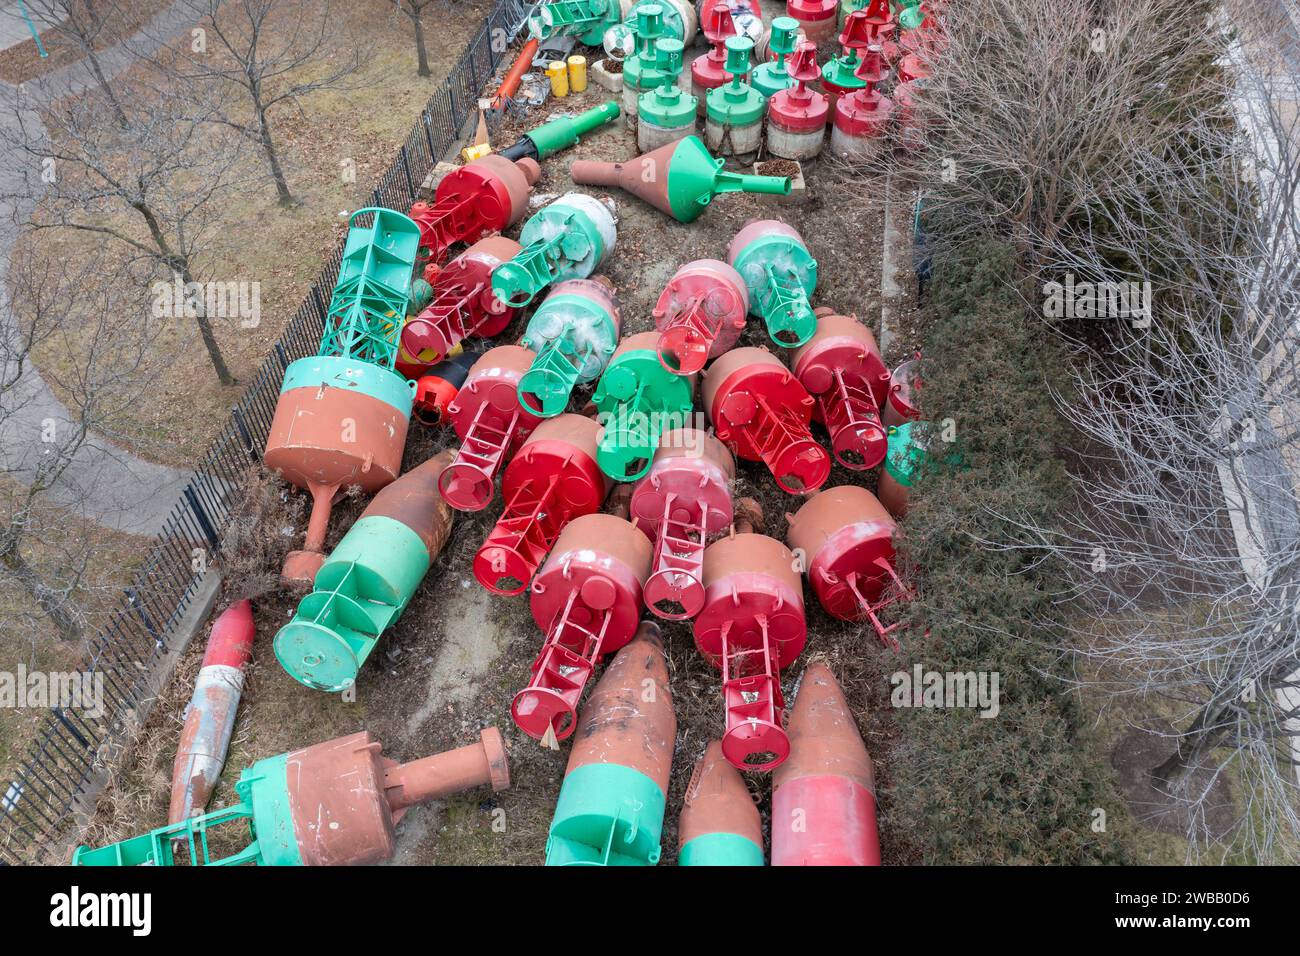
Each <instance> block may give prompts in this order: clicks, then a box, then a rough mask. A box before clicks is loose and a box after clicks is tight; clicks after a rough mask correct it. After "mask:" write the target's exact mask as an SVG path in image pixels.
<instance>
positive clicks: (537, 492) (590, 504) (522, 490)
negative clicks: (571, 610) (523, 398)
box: [474, 415, 610, 594]
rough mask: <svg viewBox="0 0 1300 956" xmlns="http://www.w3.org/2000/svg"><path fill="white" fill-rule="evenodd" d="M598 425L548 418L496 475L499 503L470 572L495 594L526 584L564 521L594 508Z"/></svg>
mask: <svg viewBox="0 0 1300 956" xmlns="http://www.w3.org/2000/svg"><path fill="white" fill-rule="evenodd" d="M599 434H600V425H599V424H597V423H596V422H595V421H593V420H592V419H590V418H584V417H583V416H581V415H559V416H557V417H555V418H548V419H546V420H545V421H543V422H541V424H539V425H538V426H537V427H536V428H534V429H533V432H532V434H530V435H529V436H528V438H526V439H525V440H524V442H523V444H522V445H520V446H519V452H518V453H517V454H516V455H515V457H514V458H513V459H512V460H511V462H510V464H509V465H507V466H506V470H505V474H504V475H503V476H502V478H501V497H502V499H504V501H505V507H504V508H503V510H502V512H501V517H500V518H499V519H498V520H497V523H496V525H495V526H494V527H493V529H492V530H491V531H490V532H489V533H488V536H487V538H486V540H484V542H483V545H482V546H481V547H480V548H479V550H478V553H477V554H476V555H475V556H474V577H475V578H476V579H477V580H478V582H479V584H481V585H483V587H485V588H487V589H488V590H489V591H492V592H493V593H495V594H519V593H520V592H522V591H523V590H524V589H525V588H527V587H528V582H529V581H531V580H532V577H533V574H534V573H535V572H536V571H537V569H538V567H540V566H541V563H542V560H543V559H544V558H545V557H546V553H547V552H548V551H550V549H551V545H553V544H554V543H555V539H556V538H557V537H558V536H559V534H560V532H561V531H562V530H563V528H564V525H565V524H567V523H568V522H569V521H570V520H572V519H573V518H576V517H578V516H580V515H585V514H591V513H592V512H594V511H597V510H599V508H600V505H601V502H603V501H604V500H605V495H606V494H608V492H609V486H610V481H609V479H608V478H607V477H606V476H605V474H604V473H603V472H602V471H601V470H600V466H599V465H597V464H596V448H597V445H598V436H599Z"/></svg>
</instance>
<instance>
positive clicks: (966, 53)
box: [886, 0, 1217, 269]
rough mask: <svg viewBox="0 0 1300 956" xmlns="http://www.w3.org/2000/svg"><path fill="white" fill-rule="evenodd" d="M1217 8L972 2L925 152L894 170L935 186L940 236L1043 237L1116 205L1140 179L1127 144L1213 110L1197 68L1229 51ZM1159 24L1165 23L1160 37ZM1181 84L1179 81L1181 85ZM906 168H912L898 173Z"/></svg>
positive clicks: (932, 202) (933, 96) (931, 116)
mask: <svg viewBox="0 0 1300 956" xmlns="http://www.w3.org/2000/svg"><path fill="white" fill-rule="evenodd" d="M1212 8H1213V4H1208V3H1202V2H1193V3H1188V2H1181V3H1180V2H1177V0H1132V2H1116V0H1058V2H1053V3H1043V2H1041V0H969V2H966V0H963V2H962V3H959V4H948V5H947V6H946V8H945V13H944V24H945V33H946V37H947V39H946V42H945V43H944V44H943V46H942V48H941V49H940V50H939V51H937V52H936V53H935V54H934V55H932V56H930V57H928V67H929V70H930V72H931V74H932V75H931V76H930V78H929V79H927V80H926V81H925V84H924V88H923V89H922V90H921V91H920V92H919V94H918V95H917V96H916V104H915V110H916V119H917V122H918V123H919V124H921V125H922V126H923V127H924V129H925V130H926V133H927V135H926V145H925V147H924V148H923V149H920V150H915V151H900V152H898V153H895V154H891V155H890V156H889V157H888V159H887V160H886V161H887V162H890V163H891V164H897V165H895V166H894V168H895V171H901V172H902V173H903V175H904V176H905V177H906V178H910V179H912V180H913V181H915V182H917V183H918V184H920V185H922V186H923V187H924V189H925V207H926V209H927V213H928V216H929V217H930V221H931V223H932V227H933V229H934V231H935V232H936V233H937V234H940V235H942V236H943V237H944V238H945V239H946V240H949V241H952V242H958V243H959V242H961V241H963V240H965V239H968V238H973V237H975V236H979V235H985V234H989V233H992V234H995V235H1006V234H1008V233H1009V234H1010V236H1011V238H1012V239H1013V241H1014V242H1015V243H1016V245H1017V247H1018V249H1019V251H1020V253H1021V255H1022V257H1023V258H1024V260H1025V262H1026V263H1027V265H1028V266H1029V267H1030V268H1031V269H1032V268H1034V267H1036V266H1037V265H1038V263H1037V249H1036V247H1035V238H1034V237H1042V238H1043V239H1045V240H1046V241H1048V242H1051V241H1053V238H1054V236H1055V235H1056V234H1057V233H1058V232H1059V231H1060V230H1061V229H1062V228H1064V227H1065V226H1066V224H1068V223H1070V222H1072V221H1078V220H1079V219H1083V218H1086V217H1087V216H1089V215H1091V214H1092V212H1093V211H1094V210H1097V209H1101V208H1103V207H1105V206H1107V205H1108V204H1110V203H1111V202H1112V201H1113V196H1114V195H1115V190H1117V189H1119V188H1122V187H1123V185H1124V184H1125V182H1126V181H1127V179H1128V178H1129V177H1130V176H1131V175H1132V173H1131V172H1130V170H1129V166H1130V163H1131V157H1130V156H1129V155H1127V154H1125V152H1124V151H1123V150H1122V149H1119V148H1118V146H1117V144H1118V143H1119V142H1120V141H1121V139H1123V140H1124V141H1125V142H1136V143H1139V144H1142V143H1152V144H1155V143H1159V142H1160V141H1161V140H1162V139H1163V138H1164V137H1165V135H1166V133H1167V131H1168V130H1170V129H1176V128H1177V127H1178V126H1179V124H1180V123H1181V122H1182V120H1183V118H1184V117H1186V116H1188V115H1196V114H1198V113H1199V112H1201V111H1203V110H1204V109H1205V103H1206V102H1207V100H1206V98H1205V97H1204V96H1203V95H1202V94H1201V91H1199V90H1198V88H1197V83H1196V82H1186V78H1187V77H1188V76H1191V77H1195V76H1196V75H1197V73H1196V71H1197V69H1198V68H1199V67H1200V66H1201V65H1202V64H1203V61H1204V59H1205V58H1206V57H1207V56H1208V57H1210V58H1212V57H1213V56H1214V55H1215V54H1216V50H1217V48H1216V47H1215V45H1214V44H1213V43H1211V42H1209V41H1210V40H1211V39H1212V37H1211V35H1210V34H1209V32H1208V31H1207V30H1206V23H1207V20H1208V17H1209V14H1208V13H1207V12H1206V11H1207V9H1212ZM1153 24H1159V28H1158V29H1153V27H1152V25H1153ZM1175 81H1177V82H1175ZM899 167H901V169H900V168H899Z"/></svg>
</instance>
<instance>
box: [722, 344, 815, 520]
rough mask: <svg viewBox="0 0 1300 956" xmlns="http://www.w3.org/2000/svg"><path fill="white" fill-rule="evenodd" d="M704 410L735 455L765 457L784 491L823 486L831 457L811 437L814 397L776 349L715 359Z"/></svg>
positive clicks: (752, 350) (737, 352)
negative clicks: (782, 362) (775, 352)
mask: <svg viewBox="0 0 1300 956" xmlns="http://www.w3.org/2000/svg"><path fill="white" fill-rule="evenodd" d="M701 397H702V399H703V404H704V411H705V414H707V415H708V416H709V420H710V421H711V422H712V423H713V426H714V428H715V429H716V431H717V435H718V438H720V439H721V440H722V441H723V442H724V443H725V444H726V446H727V447H728V448H730V449H731V450H732V452H734V453H735V454H736V455H738V456H739V457H741V458H744V459H745V460H747V461H762V462H763V463H764V464H765V465H767V467H768V470H769V471H770V472H771V473H772V476H773V477H774V478H775V479H776V483H777V484H778V485H779V486H780V487H781V489H782V490H783V491H788V492H790V493H792V494H796V493H800V492H806V491H809V490H811V489H814V488H818V487H820V486H821V485H822V484H823V483H824V482H825V481H826V479H827V477H829V476H830V455H828V454H827V453H826V449H824V448H822V447H821V446H820V445H819V444H817V442H816V441H814V440H813V437H812V433H811V431H809V428H808V423H809V421H811V419H812V411H813V400H812V396H810V395H809V394H808V392H807V390H805V389H804V387H803V386H802V385H800V384H799V380H798V379H796V378H795V377H794V376H793V375H791V374H790V371H789V369H787V368H786V367H785V366H784V365H782V364H781V362H780V360H779V359H777V358H776V356H774V355H772V353H770V352H767V351H764V350H763V349H756V348H743V349H732V350H731V351H730V352H727V353H725V354H724V355H722V356H721V357H720V358H719V359H718V360H717V361H715V362H714V363H713V364H712V365H711V366H709V370H708V371H707V372H706V373H705V375H704V384H703V386H702V388H701Z"/></svg>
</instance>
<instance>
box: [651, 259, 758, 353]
mask: <svg viewBox="0 0 1300 956" xmlns="http://www.w3.org/2000/svg"><path fill="white" fill-rule="evenodd" d="M748 313H749V288H748V286H746V285H745V280H744V279H743V278H741V276H740V273H738V272H737V271H736V270H735V269H733V268H732V267H731V266H729V265H727V264H726V263H725V262H722V261H720V260H718V259H696V260H695V261H694V262H688V263H686V264H685V265H683V266H681V267H680V268H678V270H677V271H676V272H675V273H673V277H672V278H671V279H669V280H668V284H667V285H666V286H664V290H663V292H661V293H660V294H659V301H658V302H656V303H655V308H654V320H655V328H657V329H658V330H659V344H658V350H659V361H660V362H662V363H663V366H664V368H666V369H668V370H669V371H671V372H674V373H676V374H678V375H689V374H691V373H693V372H699V371H701V370H702V369H703V368H704V366H705V364H706V363H707V362H708V361H709V360H710V359H715V358H717V357H718V356H719V355H721V354H722V353H723V352H726V351H727V350H729V349H730V348H731V347H732V346H733V345H735V344H736V341H737V340H738V339H739V338H740V333H741V332H743V331H744V330H745V317H746V315H748Z"/></svg>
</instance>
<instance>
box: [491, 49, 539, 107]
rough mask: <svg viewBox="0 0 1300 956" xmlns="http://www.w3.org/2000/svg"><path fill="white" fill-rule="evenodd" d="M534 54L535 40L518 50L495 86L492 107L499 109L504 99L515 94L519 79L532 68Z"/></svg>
mask: <svg viewBox="0 0 1300 956" xmlns="http://www.w3.org/2000/svg"><path fill="white" fill-rule="evenodd" d="M536 55H537V40H535V39H533V40H529V41H528V42H527V43H525V44H524V45H523V48H522V49H521V50H520V51H519V56H517V57H516V58H515V62H514V64H513V65H512V66H511V67H510V69H509V70H508V71H507V72H506V76H505V79H503V80H502V81H501V85H500V86H499V87H497V95H496V96H494V97H493V98H492V109H494V110H499V109H501V107H502V106H504V105H505V101H506V100H508V99H509V98H510V97H512V96H514V95H515V90H517V89H519V81H520V80H522V79H523V77H524V74H525V73H527V72H528V71H529V70H530V69H531V68H532V65H533V57H535V56H536Z"/></svg>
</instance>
